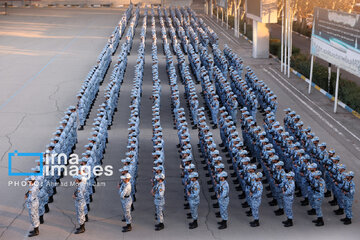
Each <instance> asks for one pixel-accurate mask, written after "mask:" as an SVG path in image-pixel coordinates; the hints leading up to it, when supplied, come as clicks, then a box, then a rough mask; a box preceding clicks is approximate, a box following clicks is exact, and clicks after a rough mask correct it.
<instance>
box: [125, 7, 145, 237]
mask: <svg viewBox="0 0 360 240" xmlns="http://www.w3.org/2000/svg"><path fill="white" fill-rule="evenodd" d="M137 9H139V7H138V8H137ZM138 18H139V11H137V12H136V14H135V16H134V22H136V23H137V21H138ZM136 25H137V24H134V25H132V26H134V27H136ZM146 29H147V8H146V9H145V12H144V18H143V24H142V27H141V31H140V45H139V49H138V56H137V60H136V66H135V75H134V80H133V86H132V89H131V95H130V97H131V101H130V106H129V107H130V118H129V123H128V125H129V128H128V130H129V134H128V143H127V152H126V158H124V159H122V160H121V162H122V163H123V165H124V166H123V167H122V168H120V169H119V171H120V173H121V176H120V182H119V184H118V189H119V195H120V201H121V207H122V210H123V215H124V217H123V219H122V221H123V222H126V226H124V227H123V230H122V231H123V232H129V231H131V230H132V226H131V221H132V218H131V211H133V210H134V206H133V203H134V202H135V201H136V196H135V193H136V179H137V172H138V158H139V133H140V130H139V129H140V128H139V125H140V103H141V96H142V82H143V77H144V71H143V70H144V64H145V39H146ZM129 31H132V33H133V34H132V36H134V34H135V28H133V29H132V30H129ZM130 42H131V43H132V38H131V40H130ZM130 49H131V47H130V48H129V49H128V53H129V54H130Z"/></svg>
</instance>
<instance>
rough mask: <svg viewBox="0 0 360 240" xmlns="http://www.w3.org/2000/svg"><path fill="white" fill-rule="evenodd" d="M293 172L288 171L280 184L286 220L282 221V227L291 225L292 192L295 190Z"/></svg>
mask: <svg viewBox="0 0 360 240" xmlns="http://www.w3.org/2000/svg"><path fill="white" fill-rule="evenodd" d="M294 177H295V174H294V172H289V173H287V174H286V181H284V182H283V184H282V185H281V187H282V192H283V196H284V198H283V200H284V209H285V214H286V216H287V220H286V221H283V222H282V223H283V224H284V227H292V226H293V210H292V208H293V202H294V192H295V182H294Z"/></svg>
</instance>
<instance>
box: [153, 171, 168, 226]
mask: <svg viewBox="0 0 360 240" xmlns="http://www.w3.org/2000/svg"><path fill="white" fill-rule="evenodd" d="M155 179H156V185H155V186H154V187H153V188H152V191H151V193H152V195H153V196H154V204H155V208H156V217H157V220H158V224H156V225H155V231H160V230H162V229H164V214H163V211H164V205H165V183H164V180H165V175H164V174H162V173H161V174H159V175H156V176H155Z"/></svg>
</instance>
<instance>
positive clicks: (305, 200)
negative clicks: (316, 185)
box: [301, 198, 309, 206]
mask: <svg viewBox="0 0 360 240" xmlns="http://www.w3.org/2000/svg"><path fill="white" fill-rule="evenodd" d="M307 205H309V199H308V198H305V199H304V200H303V201H301V206H307Z"/></svg>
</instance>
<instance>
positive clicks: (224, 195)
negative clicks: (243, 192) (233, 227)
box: [217, 172, 229, 230]
mask: <svg viewBox="0 0 360 240" xmlns="http://www.w3.org/2000/svg"><path fill="white" fill-rule="evenodd" d="M218 177H219V178H220V187H219V191H218V192H217V198H218V201H219V206H220V215H221V219H222V221H221V222H218V223H219V225H220V226H219V229H220V230H221V229H225V228H227V221H228V212H227V208H228V205H229V184H228V182H227V181H226V179H227V177H228V175H227V173H226V172H222V173H220V174H219V176H218Z"/></svg>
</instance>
